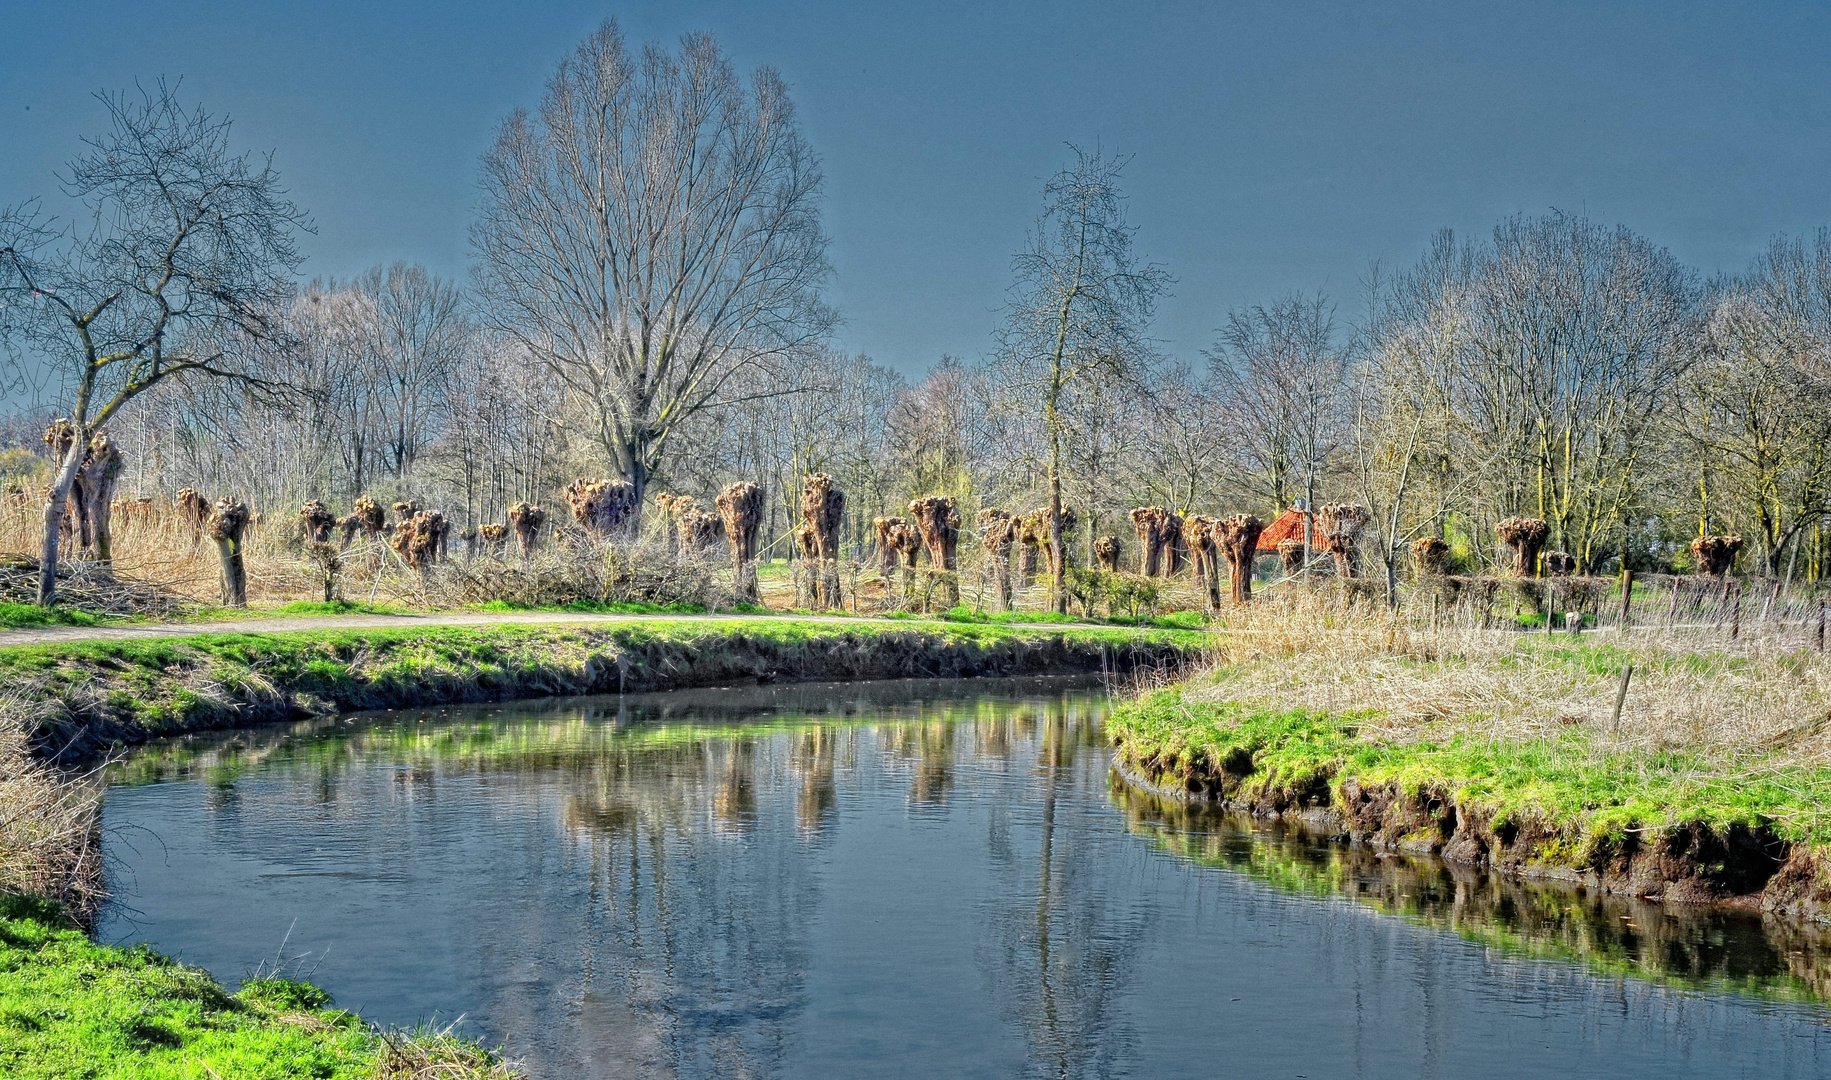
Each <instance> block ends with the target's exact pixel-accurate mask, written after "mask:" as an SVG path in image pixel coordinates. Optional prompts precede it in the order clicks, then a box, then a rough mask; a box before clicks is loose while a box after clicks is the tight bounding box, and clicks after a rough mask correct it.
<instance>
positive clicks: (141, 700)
mask: <svg viewBox="0 0 1831 1080" xmlns="http://www.w3.org/2000/svg"><path fill="white" fill-rule="evenodd" d="M1204 642H1205V638H1204V637H1203V635H1201V634H1200V633H1191V632H1178V631H1149V632H1143V631H1130V630H1117V629H1114V630H1096V629H1066V628H1065V629H1062V630H1059V631H1058V630H1035V629H1021V628H1014V627H1002V626H944V627H932V628H930V627H924V628H920V629H916V628H905V627H902V626H897V625H894V624H868V623H854V624H846V623H816V622H795V621H789V620H777V619H768V618H759V619H754V620H752V619H744V620H718V621H707V622H692V621H685V620H674V621H666V620H657V621H655V622H635V623H616V624H579V625H537V624H536V625H528V624H505V625H501V626H487V627H411V628H394V627H390V628H385V629H345V630H313V631H300V632H294V633H277V634H198V635H195V636H189V637H183V638H149V639H132V640H122V641H89V642H80V643H65V644H57V645H36V646H19V647H14V648H7V649H0V684H4V685H6V686H8V687H10V688H12V690H13V692H14V697H15V704H16V705H18V706H19V707H21V708H22V709H23V710H24V712H25V722H26V723H27V724H28V725H29V726H30V730H31V740H32V744H33V745H34V746H35V747H36V748H37V751H38V752H39V753H40V754H42V755H43V756H46V757H50V758H53V759H56V760H60V761H66V762H67V761H81V760H87V759H91V758H93V757H95V756H96V755H98V754H100V753H103V752H106V751H107V750H108V749H109V748H111V747H114V746H117V745H126V744H133V743H138V742H142V741H144V740H146V739H148V738H154V737H157V736H161V735H171V734H178V733H181V732H185V731H195V730H201V729H205V728H215V727H235V726H240V725H244V724H250V723H258V722H264V721H273V720H284V719H295V718H298V717H301V716H310V715H323V714H327V713H333V712H339V711H345V710H351V709H372V708H398V707H405V706H411V705H439V704H447V703H456V702H474V701H496V700H508V699H512V698H522V697H540V696H549V695H562V694H594V693H614V692H618V691H624V690H629V691H637V690H667V689H676V688H682V687H695V686H720V685H735V684H744V683H752V684H754V683H758V682H771V681H778V680H780V681H800V680H852V679H891V678H924V677H942V678H958V677H970V676H1004V675H1026V674H1050V673H1069V672H1087V671H1101V670H1110V671H1114V672H1117V673H1120V674H1130V673H1133V672H1137V671H1140V670H1146V669H1151V670H1155V669H1161V668H1165V667H1174V666H1176V665H1178V664H1180V663H1181V662H1182V661H1183V660H1185V659H1186V658H1189V657H1191V656H1193V655H1194V654H1195V653H1196V652H1197V651H1198V650H1199V649H1200V648H1201V647H1202V646H1203V644H1204Z"/></svg>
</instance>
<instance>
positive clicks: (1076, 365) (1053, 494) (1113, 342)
mask: <svg viewBox="0 0 1831 1080" xmlns="http://www.w3.org/2000/svg"><path fill="white" fill-rule="evenodd" d="M1074 153H1075V162H1074V164H1072V165H1070V166H1068V167H1067V168H1064V169H1062V170H1061V171H1060V172H1058V173H1056V174H1055V175H1054V176H1052V177H1050V178H1049V181H1048V183H1047V184H1046V185H1044V187H1043V210H1042V214H1041V215H1040V216H1039V217H1038V218H1037V221H1036V225H1035V226H1034V227H1033V228H1032V229H1031V230H1030V241H1029V246H1028V247H1027V249H1026V250H1024V251H1023V252H1022V253H1020V254H1019V255H1018V256H1017V257H1016V258H1015V259H1014V260H1013V269H1014V270H1015V272H1016V281H1015V282H1014V283H1013V285H1012V286H1011V300H1010V304H1009V315H1008V319H1007V322H1006V324H1005V328H1004V331H1003V333H1002V335H1001V338H1000V343H999V344H1000V349H999V356H998V363H999V366H1000V367H1001V368H1002V372H1001V374H1002V375H1003V381H1004V385H1005V386H1006V387H1007V388H1008V389H1009V391H1010V392H1011V394H1012V400H1010V401H1008V402H1006V406H1007V407H1008V408H1010V409H1011V410H1012V411H1013V412H1015V413H1016V414H1018V415H1020V416H1021V417H1023V418H1024V419H1025V420H1026V421H1028V422H1030V423H1034V424H1037V425H1040V431H1039V434H1040V435H1041V440H1040V441H1041V442H1042V443H1043V444H1044V445H1045V447H1046V449H1044V450H1043V460H1042V462H1041V465H1042V466H1043V469H1044V472H1045V475H1046V477H1047V479H1048V485H1049V503H1048V505H1047V506H1046V507H1045V508H1044V509H1045V511H1046V532H1047V541H1046V542H1047V543H1048V544H1049V545H1050V546H1051V549H1052V550H1054V551H1058V552H1059V551H1066V550H1067V549H1066V548H1065V547H1064V546H1063V541H1062V528H1063V522H1062V471H1063V465H1064V460H1065V459H1064V450H1065V444H1066V443H1067V441H1068V436H1069V429H1070V427H1071V426H1073V425H1074V424H1075V423H1076V420H1077V418H1076V417H1075V415H1074V410H1073V408H1072V405H1073V402H1074V401H1075V400H1076V399H1077V398H1080V399H1083V400H1084V399H1086V398H1087V397H1089V396H1090V395H1084V394H1079V393H1077V391H1080V390H1082V389H1084V388H1085V387H1086V386H1087V385H1088V384H1090V383H1093V382H1095V381H1099V380H1105V381H1109V382H1119V381H1121V380H1124V379H1127V378H1128V377H1130V376H1131V375H1133V374H1134V373H1135V372H1136V370H1137V369H1138V368H1139V366H1140V365H1141V364H1142V361H1143V358H1144V357H1146V356H1147V355H1148V354H1149V352H1150V343H1149V341H1148V340H1147V338H1146V336H1145V331H1146V324H1147V323H1148V322H1149V320H1150V317H1151V312H1152V310H1153V309H1154V308H1155V307H1156V303H1157V300H1158V298H1159V297H1161V296H1162V295H1164V294H1165V293H1166V292H1167V291H1168V290H1169V286H1170V276H1169V274H1167V273H1166V272H1165V271H1163V270H1162V269H1161V268H1159V267H1156V266H1153V265H1150V264H1146V263H1140V262H1139V260H1138V257H1137V256H1136V254H1134V252H1133V251H1132V235H1133V233H1134V231H1135V230H1134V229H1133V227H1132V226H1131V225H1130V224H1129V223H1128V222H1127V220H1126V215H1125V197H1124V195H1123V194H1122V193H1121V192H1120V190H1119V179H1120V175H1121V173H1122V172H1123V171H1124V168H1125V159H1122V158H1117V157H1108V156H1106V155H1104V154H1101V153H1098V152H1096V153H1093V154H1089V153H1087V152H1085V151H1082V150H1080V149H1078V148H1075V149H1074ZM1091 396H1092V397H1096V398H1097V395H1091ZM1050 579H1051V580H1050V596H1051V602H1052V604H1053V606H1054V608H1055V610H1056V611H1057V612H1061V613H1066V612H1067V610H1068V581H1067V560H1066V559H1055V560H1053V561H1052V564H1051V571H1050Z"/></svg>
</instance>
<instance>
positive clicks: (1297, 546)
mask: <svg viewBox="0 0 1831 1080" xmlns="http://www.w3.org/2000/svg"><path fill="white" fill-rule="evenodd" d="M1278 566H1279V568H1280V569H1281V570H1283V571H1284V576H1285V577H1287V578H1294V577H1297V576H1298V575H1300V574H1302V573H1303V541H1302V540H1280V541H1278Z"/></svg>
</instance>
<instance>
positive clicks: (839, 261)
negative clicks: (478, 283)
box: [0, 0, 1831, 372]
mask: <svg viewBox="0 0 1831 1080" xmlns="http://www.w3.org/2000/svg"><path fill="white" fill-rule="evenodd" d="M1827 11H1828V9H1827V8H1826V7H1824V6H1822V5H1805V4H1800V5H1790V4H1780V3H1772V4H1762V5H1759V6H1755V5H1749V6H1746V7H1740V6H1736V5H1729V4H1713V5H1692V4H1683V3H1660V4H1611V5H1606V6H1605V5H1599V4H1554V3H1548V4H1535V5H1524V4H1520V5H1506V6H1505V10H1502V5H1478V4H1467V3H1445V4H1365V3H1347V4H1304V3H1293V2H1286V3H1267V4H1220V3H1195V4H1183V3H1151V2H1141V3H1129V4H1128V3H1112V2H1111V0H1104V2H1099V3H1081V2H1079V0H1052V2H1049V3H1040V4H995V3H971V4H951V3H923V4H910V5H874V4H860V3H857V2H856V0H854V2H850V3H793V4H764V3H755V2H753V3H719V2H683V3H665V4H664V3H633V4H621V5H604V4H580V3H561V2H552V0H521V2H518V3H514V4H482V3H466V2H463V0H446V2H444V3H438V4H382V3H375V2H372V0H371V2H369V3H338V2H319V3H313V4H310V5H303V4H297V5H294V4H288V5H279V4H272V5H269V4H260V3H250V2H246V0H244V2H240V3H197V4H160V3H152V2H146V0H140V2H136V3H131V4H129V3H89V4H78V3H70V4H64V3H49V2H40V3H36V4H29V5H28V4H25V3H21V2H20V0H0V202H12V201H15V200H17V199H19V198H22V197H25V196H29V195H32V194H37V193H43V192H48V191H52V190H54V181H53V179H52V171H53V170H54V169H55V168H57V167H58V165H59V164H60V163H61V162H63V161H64V160H66V159H67V158H68V157H69V156H70V155H71V154H72V152H73V151H74V150H75V149H76V148H77V140H78V137H79V136H80V135H81V134H83V133H85V132H89V131H92V130H94V129H95V128H96V127H97V126H98V124H99V123H100V116H101V113H100V109H99V107H98V106H97V105H96V103H95V102H94V101H93V99H92V98H91V97H90V94H91V93H92V92H94V91H96V90H102V89H116V88H121V87H123V86H127V85H130V84H131V82H132V80H133V79H134V78H136V77H139V78H153V77H157V76H160V75H166V76H174V77H175V76H182V77H183V78H184V86H185V88H186V91H187V93H188V94H190V95H191V96H192V97H193V99H196V100H201V101H202V102H204V103H205V104H206V105H208V106H210V107H212V108H214V109H218V110H223V111H227V112H228V113H229V114H230V115H232V116H233V117H234V118H235V120H236V124H237V132H238V135H239V137H240V140H241V141H242V143H243V145H245V146H250V147H257V148H262V149H272V150H273V151H275V153H276V154H277V158H278V162H279V165H280V167H281V169H282V170H283V172H284V174H285V176H286V178H287V180H288V182H289V184H290V186H291V188H292V190H293V192H294V194H295V195H296V197H297V198H298V199H299V201H300V202H301V203H303V204H304V205H305V206H306V207H307V208H308V209H309V210H310V211H311V212H312V214H313V216H314V218H315V219H316V222H317V225H318V232H317V235H316V236H313V237H309V238H307V242H306V249H307V251H308V252H309V255H310V261H309V263H308V264H307V272H308V273H311V274H333V275H345V274H351V273H354V272H356V271H359V270H361V269H363V268H364V267H366V266H369V265H372V264H374V263H377V262H382V261H388V260H393V259H409V260H418V261H422V262H424V263H426V264H428V265H429V266H431V267H432V268H433V269H435V270H437V271H439V272H441V273H445V274H450V275H454V276H459V277H463V276H465V275H467V273H468V258H469V257H468V250H467V241H466V226H467V224H468V221H469V215H470V208H471V205H472V202H473V199H474V190H475V176H476V162H477V158H478V155H479V154H480V153H481V151H482V150H483V148H484V147H485V146H486V145H487V143H488V141H489V139H490V136H491V133H492V131H493V129H494V127H495V125H496V124H497V123H498V122H499V121H500V120H501V118H502V117H503V116H504V115H505V114H506V113H507V112H508V111H509V110H510V109H512V108H514V107H516V106H519V105H533V104H534V103H535V102H536V101H538V99H539V95H540V92H541V86H542V84H543V82H544V80H545V78H546V76H547V74H548V72H549V70H550V69H551V67H552V65H553V64H554V62H555V61H556V60H558V58H559V57H560V56H561V55H563V54H564V53H565V52H566V51H568V50H569V49H571V48H572V47H573V46H574V45H575V44H576V43H577V42H578V41H579V40H580V39H581V38H582V37H583V36H584V35H585V34H586V33H587V32H588V31H589V30H590V29H591V28H592V27H593V26H595V25H596V24H597V23H598V22H599V21H600V20H602V19H603V18H605V17H607V16H614V17H615V18H617V19H618V20H619V22H621V24H622V25H623V28H624V31H625V33H626V35H627V36H628V37H629V38H630V39H632V41H637V42H640V41H647V40H663V41H667V42H669V43H672V41H673V40H674V39H675V38H676V37H677V36H678V35H679V34H680V33H681V32H683V31H686V30H692V29H703V30H709V31H711V32H712V33H713V34H715V35H716V36H717V37H718V38H719V40H720V41H721V43H722V44H723V45H724V47H725V48H726V49H727V51H728V52H730V53H731V55H732V56H733V57H734V58H735V60H736V61H737V62H738V64H739V65H740V66H742V67H745V68H749V67H753V66H755V65H758V64H772V65H774V66H775V67H777V68H778V69H779V70H781V72H782V73H783V75H784V76H785V77H786V79H787V80H788V82H789V84H790V86H791V87H792V88H793V91H794V94H795V98H796V101H797V104H798V106H799V108H800V111H801V116H802V120H803V123H804V125H805V127H806V130H807V132H808V135H809V137H810V138H811V140H812V141H813V143H814V146H815V147H816V149H817V150H818V151H819V152H820V154H821V155H822V157H823V159H824V162H825V167H826V174H827V214H826V223H827V229H828V231H829V233H830V234H831V235H832V238H833V247H832V256H833V262H834V265H835V268H836V271H837V275H836V278H835V281H834V287H833V293H832V299H833V301H834V302H835V303H836V305H837V306H838V307H839V308H840V310H841V312H842V314H843V315H844V317H845V319H846V322H845V325H844V326H842V327H841V329H840V331H839V336H838V342H837V343H838V344H839V345H840V346H842V347H844V348H846V349H848V350H852V351H864V352H868V353H870V354H871V355H873V356H875V357H876V358H878V359H879V360H881V361H884V362H887V363H891V364H894V365H895V366H897V367H899V368H902V369H904V370H906V371H912V372H913V371H920V370H922V369H923V368H925V367H926V366H927V365H928V364H929V363H931V362H932V361H933V360H934V359H936V358H937V357H939V356H940V355H941V354H942V353H953V354H956V355H960V356H964V357H969V358H970V357H976V356H979V355H981V354H982V353H984V352H985V351H986V350H987V349H988V348H989V347H990V343H991V337H992V332H993V330H994V328H995V327H996V325H997V323H998V320H999V305H1000V304H1001V302H1002V300H1003V296H1004V289H1005V287H1006V285H1007V284H1008V282H1009V280H1010V257H1011V254H1012V253H1013V252H1014V251H1015V250H1017V248H1018V247H1019V246H1020V245H1021V244H1022V241H1023V234H1024V229H1025V227H1026V226H1027V224H1028V223H1029V221H1030V219H1031V217H1032V216H1033V215H1034V213H1035V210H1036V207H1037V204H1038V202H1039V199H1040V191H1041V185H1042V180H1043V178H1044V177H1045V176H1046V175H1047V174H1048V173H1050V172H1051V171H1053V170H1054V169H1055V168H1056V167H1058V166H1059V165H1060V164H1061V163H1062V161H1063V160H1064V159H1065V157H1066V154H1067V151H1066V149H1065V147H1064V144H1065V143H1067V142H1071V141H1072V142H1077V143H1081V144H1086V145H1093V144H1098V145H1101V146H1103V147H1105V148H1108V149H1113V150H1117V151H1120V152H1122V153H1126V154H1130V155H1133V160H1132V163H1131V165H1130V168H1129V170H1128V178H1129V183H1128V188H1129V191H1130V193H1131V195H1132V205H1131V211H1132V218H1133V221H1134V222H1135V224H1137V225H1138V226H1139V240H1138V244H1139V249H1140V250H1141V251H1142V252H1143V253H1145V254H1146V255H1148V256H1149V257H1150V258H1151V259H1153V260H1154V261H1156V262H1158V263H1161V264H1162V265H1163V266H1164V267H1165V268H1166V269H1168V270H1169V271H1170V272H1171V273H1172V274H1174V275H1175V276H1176V278H1177V284H1176V287H1175V295H1174V296H1173V297H1171V298H1170V299H1169V300H1167V301H1166V302H1165V303H1164V305H1163V306H1162V309H1161V312H1160V317H1159V320H1158V324H1157V326H1156V333H1157V335H1158V336H1159V337H1160V338H1161V339H1163V341H1164V343H1165V347H1166V349H1167V350H1168V351H1169V352H1170V353H1171V354H1173V355H1178V356H1182V357H1184V358H1188V359H1191V360H1193V359H1197V358H1198V353H1199V350H1200V349H1202V348H1204V347H1206V346H1208V345H1209V344H1210V343H1211V342H1212V339H1213V336H1214V328H1215V327H1217V326H1219V325H1220V323H1221V322H1222V320H1223V318H1224V316H1225V313H1226V312H1227V311H1228V310H1229V309H1230V308H1233V307H1238V306H1241V305H1246V304H1252V303H1258V302H1262V301H1267V300H1270V299H1272V298H1274V297H1276V296H1277V295H1279V294H1281V293H1283V292H1286V291H1288V290H1291V289H1306V290H1307V289H1317V288H1321V289H1324V290H1326V291H1328V292H1329V293H1331V294H1332V295H1334V296H1335V297H1336V298H1337V300H1338V302H1339V304H1340V306H1341V308H1342V310H1343V314H1344V316H1346V315H1351V314H1352V312H1353V311H1354V310H1355V309H1356V307H1357V305H1358V300H1359V282H1360V280H1361V278H1362V276H1363V275H1364V273H1365V272H1366V269H1367V267H1368V265H1369V263H1370V261H1371V260H1373V259H1375V258H1378V259H1382V260H1384V261H1386V262H1388V263H1393V264H1404V263H1407V262H1409V261H1410V260H1412V259H1413V258H1415V257H1416V256H1417V255H1418V253H1419V252H1420V251H1422V249H1423V247H1424V245H1425V244H1426V243H1427V242H1428V240H1429V238H1430V236H1431V234H1432V233H1433V232H1434V231H1435V230H1436V229H1438V228H1440V227H1443V226H1451V227H1454V228H1456V229H1458V230H1463V231H1484V230H1486V229H1488V228H1490V227H1491V226H1492V225H1493V224H1494V222H1495V221H1496V220H1498V219H1499V218H1501V217H1504V216H1506V215H1508V214H1513V213H1519V212H1524V213H1540V212H1544V211H1547V210H1551V209H1553V208H1556V209H1561V210H1567V211H1574V212H1579V213H1585V214H1588V215H1589V216H1591V217H1593V218H1596V219H1599V220H1602V221H1606V222H1610V223H1614V222H1620V223H1624V224H1627V225H1629V226H1631V227H1633V228H1635V229H1637V230H1639V231H1641V232H1643V233H1645V234H1647V235H1648V236H1650V237H1652V238H1653V239H1654V240H1656V241H1657V242H1659V243H1662V244H1665V245H1666V246H1668V247H1669V248H1671V249H1672V251H1673V252H1674V253H1675V254H1676V255H1678V256H1679V257H1680V258H1681V259H1683V260H1685V261H1686V262H1688V263H1690V264H1691V265H1693V266H1695V267H1697V268H1698V269H1700V270H1701V271H1703V272H1705V273H1710V272H1714V271H1717V270H1733V269H1737V268H1739V267H1740V266H1741V265H1742V264H1743V263H1744V262H1745V261H1746V260H1747V259H1748V257H1749V256H1750V255H1752V254H1753V253H1754V252H1755V251H1756V250H1757V249H1759V248H1760V247H1761V246H1762V245H1763V244H1764V243H1765V242H1766V241H1767V239H1768V238H1769V237H1770V236H1772V235H1773V234H1775V233H1777V232H1782V231H1787V232H1799V231H1803V230H1806V229H1810V228H1815V227H1817V226H1819V225H1821V224H1826V223H1831V187H1828V186H1827V182H1826V179H1827V177H1828V176H1831V169H1828V166H1831V94H1828V93H1827V88H1828V86H1831V83H1828V80H1827V75H1828V74H1831V47H1828V46H1831V14H1828V13H1827Z"/></svg>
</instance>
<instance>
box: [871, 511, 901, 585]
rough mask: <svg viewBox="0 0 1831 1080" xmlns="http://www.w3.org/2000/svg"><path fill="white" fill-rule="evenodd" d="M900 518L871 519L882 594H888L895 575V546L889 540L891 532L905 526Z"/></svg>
mask: <svg viewBox="0 0 1831 1080" xmlns="http://www.w3.org/2000/svg"><path fill="white" fill-rule="evenodd" d="M907 524H908V522H906V521H904V520H903V519H902V518H900V517H875V518H872V519H871V532H872V536H873V539H874V540H875V541H876V544H877V576H878V577H880V578H882V579H883V581H884V592H885V593H886V594H888V593H889V592H890V584H891V580H892V578H893V577H894V575H895V573H896V566H897V556H896V545H895V544H893V543H892V542H891V540H890V533H891V530H893V529H896V528H898V527H900V526H903V525H907Z"/></svg>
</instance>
